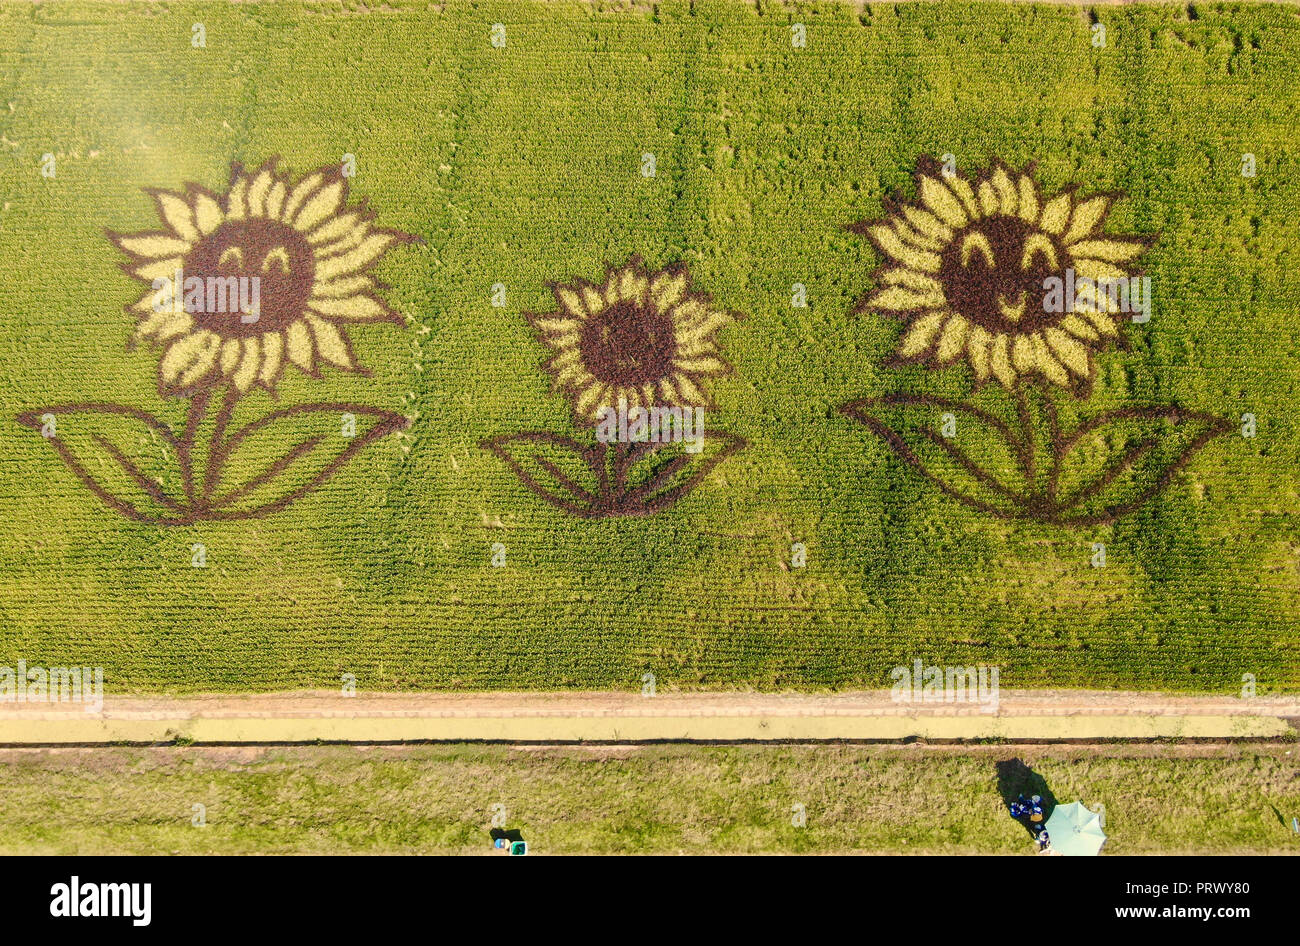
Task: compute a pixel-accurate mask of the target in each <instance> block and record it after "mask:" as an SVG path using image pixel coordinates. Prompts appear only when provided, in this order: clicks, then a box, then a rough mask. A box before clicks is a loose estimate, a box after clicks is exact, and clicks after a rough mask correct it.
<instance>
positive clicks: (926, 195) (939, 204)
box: [921, 174, 967, 229]
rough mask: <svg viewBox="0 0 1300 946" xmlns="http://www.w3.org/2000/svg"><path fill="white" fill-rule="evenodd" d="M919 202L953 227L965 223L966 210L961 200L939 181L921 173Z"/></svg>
mask: <svg viewBox="0 0 1300 946" xmlns="http://www.w3.org/2000/svg"><path fill="white" fill-rule="evenodd" d="M921 202H922V203H923V204H925V207H926V209H927V210H929V211H930V212H931V213H933V214H934V215H935V216H936V217H938V218H939V219H940V220H942V221H943V222H944V223H946V224H947V225H948V226H950V227H953V228H954V229H957V228H960V227H964V226H966V223H967V218H966V211H965V210H964V209H962V205H961V201H959V200H958V199H957V197H956V195H955V194H953V192H952V191H951V190H949V189H948V187H946V186H945V185H944V184H943V183H941V182H940V181H936V180H935V179H934V178H932V177H929V176H927V175H924V174H923V175H921Z"/></svg>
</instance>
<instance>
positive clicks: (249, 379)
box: [233, 335, 262, 391]
mask: <svg viewBox="0 0 1300 946" xmlns="http://www.w3.org/2000/svg"><path fill="white" fill-rule="evenodd" d="M261 367H262V343H261V341H259V340H258V337H257V336H256V335H251V336H249V337H248V338H246V339H244V357H243V359H242V360H241V361H240V362H239V368H238V369H236V371H235V376H234V378H233V380H234V382H235V387H236V388H238V389H239V390H240V391H247V390H248V389H249V388H251V387H252V386H253V382H254V381H255V380H256V379H257V372H258V369H259V368H261Z"/></svg>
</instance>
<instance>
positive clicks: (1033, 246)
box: [1020, 233, 1057, 270]
mask: <svg viewBox="0 0 1300 946" xmlns="http://www.w3.org/2000/svg"><path fill="white" fill-rule="evenodd" d="M1035 253H1041V254H1042V255H1043V258H1044V259H1045V260H1047V267H1048V269H1056V268H1057V262H1056V247H1054V246H1053V245H1052V241H1051V240H1049V239H1048V238H1047V237H1046V236H1045V235H1044V234H1042V233H1035V234H1034V235H1033V236H1031V237H1030V238H1029V239H1028V240H1026V241H1025V253H1024V256H1022V257H1021V259H1020V268H1021V269H1024V270H1029V269H1032V268H1033V265H1034V254H1035Z"/></svg>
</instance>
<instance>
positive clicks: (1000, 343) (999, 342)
mask: <svg viewBox="0 0 1300 946" xmlns="http://www.w3.org/2000/svg"><path fill="white" fill-rule="evenodd" d="M1009 343H1010V339H1009V338H1008V337H1007V336H1006V335H996V336H994V338H993V344H992V345H991V346H990V350H989V368H990V369H991V370H992V371H993V374H994V376H995V377H997V379H998V380H999V381H1001V382H1002V383H1003V384H1004V385H1005V386H1006V387H1008V388H1009V387H1011V386H1012V385H1013V384H1015V383H1016V373H1015V371H1013V370H1012V368H1011V359H1010V358H1009V357H1007V347H1008V345H1009Z"/></svg>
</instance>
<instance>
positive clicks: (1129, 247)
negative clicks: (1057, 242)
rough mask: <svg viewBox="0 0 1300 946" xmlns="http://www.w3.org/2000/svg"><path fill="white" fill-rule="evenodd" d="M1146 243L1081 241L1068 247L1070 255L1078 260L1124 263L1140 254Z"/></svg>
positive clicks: (1113, 240)
mask: <svg viewBox="0 0 1300 946" xmlns="http://www.w3.org/2000/svg"><path fill="white" fill-rule="evenodd" d="M1145 249H1146V243H1145V242H1143V241H1141V240H1116V239H1113V238H1112V239H1105V240H1081V241H1079V242H1078V243H1075V244H1074V245H1073V246H1071V247H1070V254H1071V255H1072V256H1074V257H1076V258H1078V259H1082V258H1085V257H1087V258H1089V259H1099V260H1106V261H1107V262H1109V263H1126V262H1128V261H1129V260H1131V259H1134V258H1136V257H1138V256H1140V255H1141V254H1142V252H1143V251H1144V250H1145Z"/></svg>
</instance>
